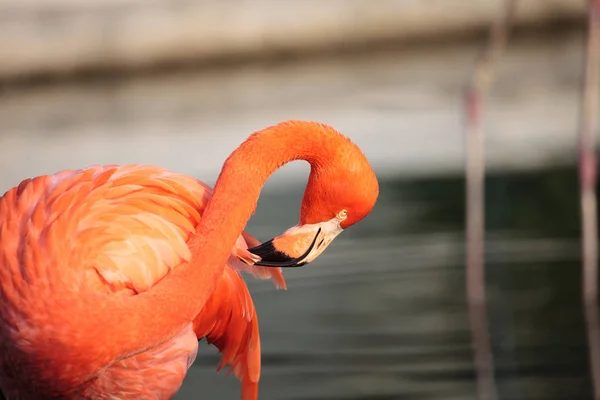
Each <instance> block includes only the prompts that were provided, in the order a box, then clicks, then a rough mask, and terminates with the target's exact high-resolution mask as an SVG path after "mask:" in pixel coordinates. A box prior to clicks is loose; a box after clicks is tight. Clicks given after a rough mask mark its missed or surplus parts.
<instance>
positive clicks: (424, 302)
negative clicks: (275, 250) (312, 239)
mask: <svg viewBox="0 0 600 400" xmlns="http://www.w3.org/2000/svg"><path fill="white" fill-rule="evenodd" d="M576 185H577V180H576V170H575V169H574V168H573V167H554V168H551V169H545V170H540V171H537V172H531V173H520V174H514V173H502V174H499V173H496V174H492V175H491V176H490V177H489V181H488V189H487V190H488V204H487V213H488V215H489V218H490V221H489V227H490V230H491V232H490V234H489V236H488V241H489V244H488V256H487V262H488V265H487V285H488V301H489V303H488V313H489V314H488V318H489V324H490V327H491V338H492V346H493V350H494V356H495V368H496V377H497V384H498V391H499V393H498V394H499V398H500V399H507V400H517V399H548V400H559V399H561V400H562V399H565V400H566V399H570V400H575V399H589V398H591V393H592V387H591V382H590V375H589V367H588V355H587V342H586V336H585V326H584V321H583V312H582V309H581V291H580V278H581V271H580V265H579V254H578V252H579V244H578V239H577V235H578V232H579V216H578V208H577V207H578V203H577V190H576ZM463 193H464V181H463V179H462V178H460V177H441V178H428V179H419V180H412V179H402V180H389V181H386V182H383V184H382V190H381V201H380V203H379V205H378V207H376V209H375V210H374V212H373V214H372V216H370V217H369V218H368V220H365V223H364V224H360V225H358V226H356V227H354V228H353V229H352V230H350V231H348V232H345V233H344V235H343V236H342V237H340V238H339V239H338V242H337V243H335V244H334V245H333V246H332V247H331V248H330V249H329V250H328V251H327V252H326V254H325V255H323V256H322V258H321V259H319V260H318V261H317V262H316V263H314V264H313V265H311V266H310V267H308V268H306V269H304V270H295V271H290V272H288V273H287V274H286V275H287V277H288V280H289V290H288V291H287V292H275V291H274V290H272V289H270V286H269V285H266V284H264V283H262V282H255V281H252V280H249V285H250V287H251V290H252V292H253V296H254V299H255V303H256V307H257V309H258V313H259V317H260V321H261V329H262V339H263V343H264V344H263V349H264V350H263V351H264V356H263V363H264V370H263V371H264V372H263V378H262V385H261V398H262V399H265V400H268V399H290V400H291V399H294V400H299V399H375V400H377V399H474V398H475V393H476V392H475V389H476V386H475V374H474V369H473V354H472V352H471V348H470V335H469V332H468V321H467V314H466V310H467V307H466V303H465V295H464V293H465V287H464V280H465V279H464V278H465V277H464V264H463V242H462V226H463V216H464V205H463V198H464V197H463ZM299 195H300V189H298V190H297V191H296V192H295V193H289V194H286V195H283V194H279V195H271V196H269V195H268V194H267V195H265V196H264V197H263V200H262V202H261V204H260V205H259V209H258V212H257V215H256V217H255V218H254V219H253V220H252V221H251V224H250V225H251V227H250V230H251V231H254V232H258V235H259V236H260V238H261V239H265V238H267V237H270V236H272V234H273V233H274V232H277V231H278V230H281V229H283V228H284V227H285V226H286V224H287V222H288V221H285V224H282V222H281V221H280V220H277V219H272V218H271V217H270V216H271V215H272V210H273V209H277V214H280V213H281V214H282V215H284V214H285V215H288V214H289V215H290V217H289V218H290V221H289V222H290V223H293V220H294V219H295V216H296V213H297V212H296V210H297V208H296V207H297V204H298V202H299ZM216 364H217V356H216V355H215V354H214V352H213V351H211V350H209V348H208V347H206V346H202V347H201V351H200V355H199V357H198V360H197V362H196V364H195V365H194V366H193V368H192V369H191V371H190V373H189V376H188V378H187V379H186V382H185V384H184V387H183V388H182V391H181V393H180V394H179V395H178V397H177V398H178V399H186V398H190V399H192V398H196V397H197V396H198V395H199V394H202V395H203V397H204V398H210V399H212V398H224V399H229V398H231V399H234V398H237V397H236V396H238V388H239V386H238V384H237V382H236V381H235V380H234V379H233V378H232V377H224V376H223V375H216V374H215V372H214V366H215V365H216Z"/></svg>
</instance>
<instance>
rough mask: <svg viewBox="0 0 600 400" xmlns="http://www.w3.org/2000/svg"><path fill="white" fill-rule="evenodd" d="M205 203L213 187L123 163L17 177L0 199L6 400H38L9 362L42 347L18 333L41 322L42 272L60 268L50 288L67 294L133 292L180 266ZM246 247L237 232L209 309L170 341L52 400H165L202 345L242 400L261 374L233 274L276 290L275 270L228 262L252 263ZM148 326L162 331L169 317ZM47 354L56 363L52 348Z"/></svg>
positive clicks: (0, 368)
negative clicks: (233, 380)
mask: <svg viewBox="0 0 600 400" xmlns="http://www.w3.org/2000/svg"><path fill="white" fill-rule="evenodd" d="M211 195H212V190H211V189H210V188H209V187H208V186H207V185H205V184H203V183H202V182H200V181H198V180H196V179H193V178H190V177H187V176H183V175H179V174H175V173H172V172H169V171H167V170H165V169H162V168H159V167H148V166H138V165H130V166H122V167H118V166H106V167H90V168H88V169H84V170H78V171H63V172H60V173H57V174H55V175H50V176H42V177H38V178H35V179H32V180H26V181H23V182H22V183H21V184H20V185H19V186H18V187H16V188H14V189H12V190H10V191H8V192H7V193H6V194H5V195H4V196H3V197H2V198H1V199H0V242H1V243H2V245H1V246H0V280H1V282H2V284H1V285H0V289H1V290H0V301H1V303H2V309H1V311H0V316H1V317H2V319H1V321H2V325H1V329H2V331H1V335H2V338H3V340H2V342H0V387H1V388H2V389H3V390H4V391H5V394H6V395H7V396H8V398H9V399H11V400H12V399H34V398H36V399H37V398H40V394H39V393H35V392H30V391H29V390H30V388H28V387H24V385H23V383H22V381H20V380H19V376H21V374H22V373H23V371H19V368H21V367H20V365H21V364H20V363H19V361H20V360H19V358H20V357H23V355H24V354H25V355H26V354H27V352H28V351H29V349H32V350H33V349H36V348H38V347H40V346H52V344H51V343H46V342H45V335H44V330H43V329H39V328H38V327H36V326H29V325H30V324H28V321H29V319H30V318H31V317H32V316H33V315H44V314H45V312H44V309H40V308H46V307H53V303H52V295H51V291H52V287H53V282H52V276H53V275H52V274H49V273H48V272H49V271H48V270H47V269H48V268H61V269H62V270H63V271H62V274H61V279H63V280H66V281H68V284H69V286H70V287H71V289H72V290H73V291H76V292H78V291H82V292H83V291H85V292H89V291H94V292H98V293H103V294H109V295H112V296H122V297H130V296H134V295H138V294H140V293H143V292H145V291H147V290H148V289H150V288H151V287H152V286H153V285H154V284H155V283H156V282H158V281H159V280H161V278H163V277H164V276H165V275H166V274H168V273H169V272H170V271H172V270H174V269H176V268H179V267H180V266H181V265H184V264H185V263H187V262H188V261H189V260H190V256H191V254H190V248H189V247H188V240H189V238H190V237H191V235H192V234H193V232H194V230H195V228H196V226H197V225H198V223H199V222H200V220H201V218H202V213H203V210H204V208H205V206H206V204H207V202H208V201H209V200H210V198H211ZM257 243H258V241H256V239H254V238H252V237H251V236H250V235H248V234H247V233H245V232H243V233H242V234H241V235H240V236H239V238H238V240H237V242H236V244H235V246H234V247H233V248H232V251H231V257H230V258H229V260H228V262H227V264H228V265H227V266H226V267H225V269H224V273H223V275H222V276H221V278H220V279H219V280H218V284H217V288H216V290H215V291H214V292H213V293H212V295H211V296H210V298H209V301H208V303H207V304H206V305H205V307H204V308H203V309H202V311H201V312H200V313H199V314H198V315H197V316H196V317H195V318H194V319H193V320H190V321H189V324H188V325H187V326H186V327H185V328H184V329H183V330H181V331H180V332H178V333H177V334H176V335H175V336H173V337H170V338H168V339H167V340H166V341H164V342H163V343H161V344H159V345H157V346H153V347H150V348H148V349H147V350H145V351H143V352H140V353H138V354H135V355H132V356H129V357H125V358H122V359H116V358H115V359H114V360H112V361H113V362H112V363H111V364H110V365H109V366H108V367H107V368H106V369H105V370H103V371H98V373H97V374H95V376H91V377H90V380H89V381H87V382H86V383H85V384H83V385H79V386H78V387H73V388H70V391H69V393H59V392H57V393H54V394H53V395H54V396H56V397H57V398H81V399H126V398H137V399H148V400H150V399H169V398H171V397H172V396H173V395H174V394H175V393H176V392H177V390H178V389H179V387H180V386H181V383H182V381H183V379H184V377H185V375H186V372H187V370H188V368H189V366H190V365H191V364H192V363H193V361H194V359H195V358H196V353H197V350H198V340H199V339H200V338H203V337H206V338H207V339H208V341H209V342H210V343H214V344H215V345H216V346H217V347H218V348H219V349H220V351H221V352H222V353H223V360H222V365H225V364H230V365H231V366H232V369H233V371H234V372H235V374H236V376H237V377H239V378H240V379H241V380H242V385H243V393H244V394H245V396H246V397H247V398H253V397H252V396H253V395H254V392H255V391H256V385H257V382H258V380H259V376H260V342H259V334H258V323H257V319H256V313H255V309H254V305H253V303H252V299H251V297H250V294H249V292H248V290H247V288H246V285H245V283H244V281H243V279H242V277H241V276H240V274H239V272H238V270H240V269H241V270H245V271H247V272H250V273H253V274H254V275H256V276H258V277H260V278H272V279H273V280H274V281H275V282H276V284H277V286H278V287H280V288H285V282H284V279H283V276H282V274H281V270H280V269H278V268H265V267H259V266H250V265H247V264H244V263H242V262H241V261H240V260H239V259H240V258H242V259H243V258H244V257H247V258H251V255H250V254H249V253H248V252H247V249H248V247H249V246H254V245H256V244H257ZM43 278H46V279H43ZM40 293H47V297H45V300H44V301H43V302H40V301H38V298H39V296H38V295H39V294H40ZM64 312H65V313H68V312H69V310H68V309H67V310H64ZM156 318H157V319H160V320H161V323H164V322H165V321H164V320H165V319H168V318H169V315H156ZM71 322H72V324H77V323H78V321H76V320H73V321H71ZM118 323H119V321H115V324H118ZM81 335H87V336H89V338H90V340H92V341H97V344H96V345H97V346H110V345H111V344H110V343H103V338H102V337H95V336H94V332H81ZM75 339H76V338H73V340H75ZM50 351H51V349H50ZM90 351H93V349H91V348H90ZM53 356H54V357H56V358H58V359H59V360H60V359H61V354H60V349H59V348H57V349H56V354H54V355H53ZM62 361H63V362H64V363H69V360H68V359H64V360H62ZM40 367H42V368H43V366H40ZM65 373H72V374H77V373H78V371H77V370H71V371H68V370H67V372H65Z"/></svg>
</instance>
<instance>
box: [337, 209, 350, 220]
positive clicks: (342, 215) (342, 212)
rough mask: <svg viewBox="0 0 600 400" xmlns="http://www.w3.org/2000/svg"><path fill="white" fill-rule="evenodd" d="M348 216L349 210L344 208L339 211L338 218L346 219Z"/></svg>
mask: <svg viewBox="0 0 600 400" xmlns="http://www.w3.org/2000/svg"><path fill="white" fill-rule="evenodd" d="M347 216H348V211H346V210H342V211H340V212H339V213H338V215H337V218H338V219H340V220H342V219H346V217H347Z"/></svg>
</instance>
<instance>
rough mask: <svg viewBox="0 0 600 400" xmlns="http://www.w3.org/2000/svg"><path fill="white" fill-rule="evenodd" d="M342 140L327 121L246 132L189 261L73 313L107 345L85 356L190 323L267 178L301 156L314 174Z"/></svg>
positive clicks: (121, 349)
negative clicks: (130, 292) (148, 284)
mask: <svg viewBox="0 0 600 400" xmlns="http://www.w3.org/2000/svg"><path fill="white" fill-rule="evenodd" d="M324 133H325V134H324ZM344 139H345V138H344V137H343V136H342V135H340V134H337V133H335V132H332V130H331V128H328V127H327V126H324V125H320V124H317V123H303V122H288V123H283V124H279V125H276V126H274V127H270V128H267V129H265V130H263V131H260V132H257V133H255V134H253V135H251V136H250V137H249V138H248V139H247V140H246V141H245V142H244V143H243V144H242V145H241V146H240V147H239V148H238V149H236V150H235V151H234V152H233V153H232V154H231V156H230V157H229V158H228V159H227V161H226V162H225V164H224V166H223V170H222V172H221V174H220V175H219V178H218V180H217V183H216V185H215V188H214V192H213V196H212V199H211V200H210V202H209V204H208V205H207V207H206V209H205V211H204V213H203V216H202V220H201V222H200V224H199V225H198V227H197V230H196V234H195V236H194V237H193V238H192V239H191V240H190V242H189V246H190V250H191V251H192V257H191V260H190V262H189V263H188V264H187V265H185V266H181V267H179V268H177V269H175V270H174V271H172V272H171V273H170V274H168V275H167V276H165V278H163V279H162V280H161V281H160V282H158V283H157V284H156V285H155V286H153V287H152V288H151V289H150V290H148V291H147V292H144V293H141V294H139V295H137V296H133V297H131V298H126V299H123V298H116V299H113V298H110V299H108V300H102V301H104V304H103V305H102V307H100V308H101V309H100V310H99V311H98V312H95V310H96V309H98V308H99V307H98V306H97V303H96V305H95V306H94V304H90V302H86V303H87V304H89V306H88V307H81V312H82V313H85V315H82V316H81V317H79V318H77V317H74V316H73V315H71V316H70V318H77V319H76V321H87V323H88V324H89V326H87V327H83V326H81V325H79V326H77V327H76V329H77V330H81V329H83V330H85V329H91V330H92V331H95V332H97V337H98V338H99V340H102V341H103V342H106V343H110V346H109V347H108V348H106V349H105V350H104V353H103V354H98V353H96V354H94V356H92V355H90V356H89V357H88V358H93V360H91V359H88V360H86V361H87V362H88V363H94V364H101V363H102V362H112V361H114V358H115V357H118V358H124V357H127V356H130V355H132V354H136V353H139V352H141V351H144V350H146V349H148V348H150V347H153V346H156V345H157V344H160V343H161V342H163V341H166V340H168V339H170V338H171V337H173V336H174V335H175V334H176V333H177V332H179V331H180V330H181V329H183V328H184V327H185V326H186V325H187V324H189V323H191V321H192V320H193V318H194V317H195V316H196V315H198V313H199V312H200V311H201V309H202V307H203V306H204V304H205V303H206V302H207V300H208V298H209V296H210V295H211V294H212V293H213V291H214V290H215V287H216V284H217V280H218V279H219V278H220V277H221V275H222V274H223V269H224V266H225V264H226V260H227V258H228V257H229V255H230V253H231V249H232V248H233V246H234V243H235V241H236V239H237V237H238V236H239V235H240V233H241V232H242V230H243V229H244V227H245V225H246V223H247V222H248V220H249V219H250V217H251V215H252V214H253V212H254V210H255V208H256V203H257V201H258V197H259V195H260V191H261V189H262V186H263V184H264V183H265V181H266V180H267V179H268V177H269V176H270V175H271V174H272V173H273V172H274V171H275V170H276V169H277V168H279V167H281V166H282V165H283V164H285V163H287V162H289V161H293V160H298V159H304V160H307V161H308V162H309V163H311V166H312V168H311V175H313V174H315V173H318V171H319V169H322V168H321V166H324V165H327V163H328V162H329V161H330V160H328V158H329V156H328V154H330V155H331V154H332V153H333V154H335V151H333V152H330V151H328V150H329V149H335V148H337V147H339V146H342V144H343V142H344V141H345V140H344ZM88 300H90V301H92V299H88ZM80 301H81V300H80ZM94 301H95V302H97V301H98V300H97V299H94ZM90 313H92V314H93V315H91V314H90ZM115 321H118V323H115ZM74 337H75V336H74ZM81 346H83V344H81ZM96 348H98V347H97V346H96ZM86 351H88V352H89V349H87V350H86ZM89 368H90V369H91V368H92V367H91V366H89ZM90 372H92V371H90Z"/></svg>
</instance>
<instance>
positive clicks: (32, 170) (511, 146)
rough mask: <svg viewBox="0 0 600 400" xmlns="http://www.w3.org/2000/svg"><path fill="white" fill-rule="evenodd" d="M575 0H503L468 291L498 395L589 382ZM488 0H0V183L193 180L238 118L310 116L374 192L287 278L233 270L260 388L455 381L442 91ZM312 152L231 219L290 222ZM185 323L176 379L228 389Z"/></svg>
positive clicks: (458, 278) (455, 187)
mask: <svg viewBox="0 0 600 400" xmlns="http://www.w3.org/2000/svg"><path fill="white" fill-rule="evenodd" d="M586 3H587V2H586V1H584V0H521V1H519V2H518V7H517V11H516V15H515V20H514V25H515V28H514V30H513V33H512V35H511V37H510V40H509V42H508V46H507V49H506V53H505V54H504V55H503V57H502V59H501V61H500V62H499V64H498V65H497V68H498V70H497V76H496V83H495V85H494V88H493V90H492V92H491V95H490V98H489V101H488V104H487V109H486V120H485V121H486V122H485V128H486V143H485V151H486V163H487V167H488V177H487V183H486V185H487V188H486V196H487V199H486V204H485V209H486V214H487V241H486V246H487V248H486V263H487V264H486V274H487V276H486V281H487V300H488V302H487V312H488V316H487V318H488V325H489V333H490V340H491V346H492V350H493V354H494V367H495V377H496V385H497V394H498V398H500V399H506V400H517V399H519V400H520V399H523V400H525V399H532V400H533V399H535V400H543V399H548V400H576V399H586V400H587V399H591V398H592V383H591V378H590V368H589V356H588V345H587V341H586V333H585V324H584V318H583V311H582V308H581V288H580V286H581V283H580V281H581V266H580V262H581V261H580V255H579V253H580V250H579V249H580V247H579V236H580V217H579V203H578V181H577V168H576V166H577V159H576V154H577V153H576V149H577V129H578V115H579V107H580V100H579V99H580V89H581V82H582V71H583V61H584V56H583V54H584V36H585V35H584V32H585V26H586V23H585V15H586ZM501 9H502V2H501V1H500V0H428V1H419V0H395V1H394V0H377V1H373V0H372V1H367V0H323V1H318V2H317V1H313V0H304V1H301V0H254V1H247V0H221V1H216V0H143V1H142V0H102V1H100V0H87V1H76V0H0V192H4V191H5V190H8V189H9V188H11V187H12V186H15V185H17V184H18V183H19V182H20V181H21V180H22V179H24V178H27V177H31V176H36V175H42V174H49V173H53V172H56V171H58V170H61V169H71V168H80V167H85V166H87V165H90V164H112V163H117V164H128V163H147V164H156V165H161V166H164V167H167V168H169V169H172V170H174V171H177V172H180V173H184V174H189V175H192V176H194V177H197V178H199V179H201V180H203V181H205V182H207V183H209V184H211V185H212V184H213V183H214V181H215V180H216V177H217V174H218V172H219V170H220V168H221V165H222V162H223V161H224V160H225V158H226V157H227V156H228V155H229V153H230V152H231V151H232V150H233V149H234V148H235V147H236V146H237V145H238V144H239V143H241V142H242V141H243V140H244V139H245V138H246V137H247V136H248V135H249V134H250V133H252V132H254V131H256V130H259V129H262V128H264V127H266V126H269V125H272V124H275V123H277V122H279V121H282V120H287V119H309V120H317V121H320V122H324V123H328V124H331V125H333V126H334V127H336V128H337V129H338V130H340V131H341V132H343V133H344V134H346V135H347V136H349V137H350V138H352V139H353V140H354V141H355V142H356V143H357V144H358V145H359V146H360V147H361V148H362V149H363V150H364V152H365V153H366V155H367V157H368V158H369V160H370V161H371V162H372V164H373V166H374V168H375V169H376V171H377V173H378V176H379V178H380V181H381V195H380V200H379V202H378V204H377V207H376V208H375V210H374V211H373V213H372V214H371V216H369V217H368V218H367V219H366V220H364V221H363V222H361V223H360V224H358V225H357V226H355V227H353V228H352V229H350V230H348V231H347V232H344V233H343V235H341V237H339V238H338V239H337V240H336V242H335V243H334V244H333V245H332V246H331V247H330V248H329V249H328V250H327V251H326V253H325V254H324V255H323V256H321V257H320V258H319V259H318V260H317V261H316V262H314V263H313V264H311V265H310V266H308V267H306V268H302V269H298V270H293V271H286V277H287V280H288V287H289V290H288V291H287V292H277V291H276V290H275V289H274V287H273V285H272V284H270V283H269V282H259V281H256V280H254V279H253V278H251V277H249V278H248V279H247V281H248V284H249V287H250V290H251V292H252V295H253V298H254V301H255V304H256V308H257V311H258V315H259V318H260V325H261V336H262V343H263V344H262V348H263V365H264V367H263V374H262V380H261V389H260V394H261V396H260V398H261V399H265V400H269V399H272V400H309V399H310V400H317V399H328V400H334V399H335V400H342V399H347V400H350V399H354V400H358V399H364V400H392V399H393V400H401V399H412V400H418V399H423V400H424V399H428V400H429V399H445V400H451V399H457V400H458V399H460V400H463V399H464V400H466V399H475V398H476V373H475V367H474V362H473V350H472V347H471V333H470V331H469V323H468V315H467V309H468V307H467V302H466V296H465V262H464V216H465V205H464V201H465V200H464V199H465V195H464V192H465V180H464V160H465V152H464V116H463V114H464V113H463V94H464V90H465V87H466V85H467V83H468V81H469V79H470V76H471V74H472V71H473V67H474V63H475V60H476V58H477V56H478V54H479V52H480V51H481V48H482V47H483V46H484V44H485V42H486V40H487V37H488V30H489V26H490V23H491V22H492V20H493V19H494V18H496V16H497V15H498V13H499V12H501ZM308 171H309V168H308V165H305V164H304V163H295V164H292V165H288V166H286V167H284V168H283V169H282V170H280V171H278V172H277V173H276V174H275V175H274V176H273V178H272V179H271V180H270V181H269V182H268V183H267V185H266V188H265V190H264V191H263V196H262V198H261V200H260V203H259V206H258V210H257V213H256V215H255V216H254V217H253V219H252V220H251V221H250V224H249V227H248V230H249V232H250V233H251V234H253V235H254V236H256V237H257V238H259V239H260V240H266V239H269V238H271V237H273V236H274V235H277V234H279V233H281V232H282V231H283V230H285V229H287V228H288V227H289V226H292V225H294V224H295V223H296V222H297V218H298V209H299V208H298V207H299V204H300V200H301V195H302V190H303V187H304V184H305V182H306V178H307V174H308ZM218 359H219V358H218V355H217V353H216V350H215V349H213V348H212V347H209V346H207V345H206V343H204V342H202V343H201V346H200V350H199V355H198V358H197V359H196V362H195V364H194V365H193V366H192V368H191V369H190V371H189V374H188V377H187V379H186V381H185V383H184V385H183V387H182V389H181V392H180V393H179V395H178V396H177V397H176V398H177V399H181V400H183V399H196V398H203V399H236V398H239V383H238V382H237V381H236V380H235V379H234V378H233V376H225V374H223V373H220V374H217V373H216V372H215V368H216V366H217V364H218Z"/></svg>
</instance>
